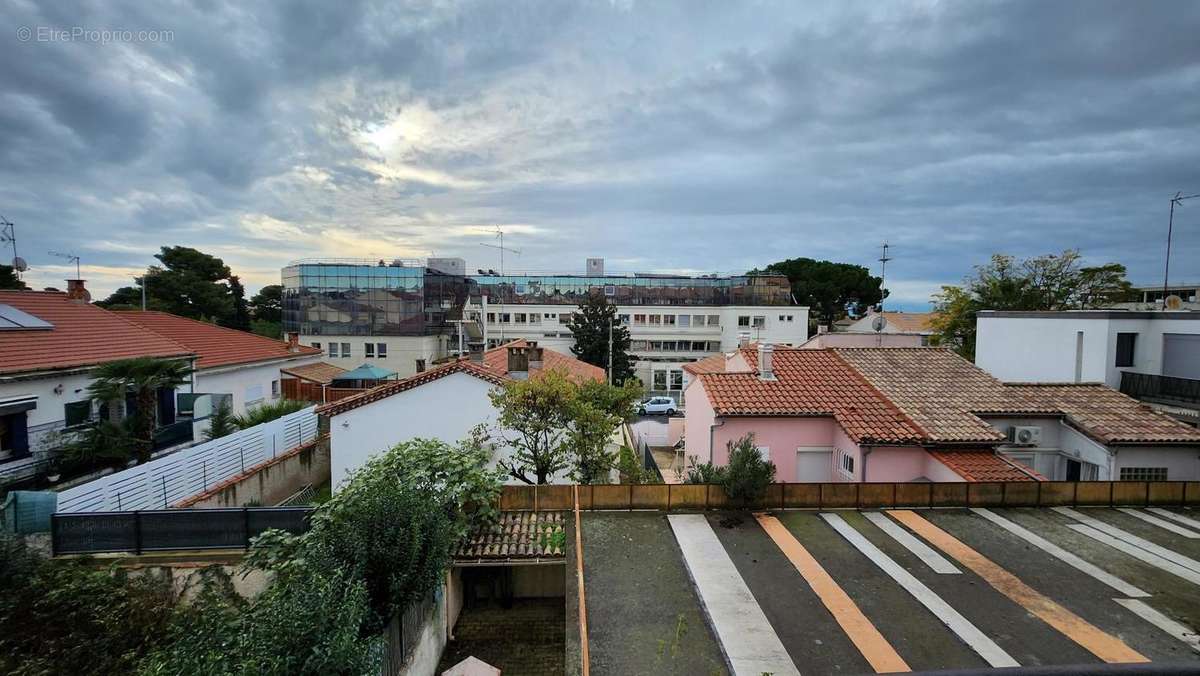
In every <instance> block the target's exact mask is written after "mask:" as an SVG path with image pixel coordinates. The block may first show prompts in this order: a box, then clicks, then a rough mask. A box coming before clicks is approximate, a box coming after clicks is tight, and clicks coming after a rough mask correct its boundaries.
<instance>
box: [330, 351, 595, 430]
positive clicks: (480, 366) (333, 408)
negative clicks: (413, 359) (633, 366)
mask: <svg viewBox="0 0 1200 676" xmlns="http://www.w3.org/2000/svg"><path fill="white" fill-rule="evenodd" d="M527 345H528V343H526V342H525V341H524V340H514V341H510V342H508V343H505V344H504V345H501V346H499V347H495V348H492V349H490V350H488V351H487V352H484V353H483V362H481V363H475V362H472V361H470V360H468V359H466V358H463V359H458V360H456V361H452V362H449V363H446V364H442V365H440V366H436V367H434V368H432V369H429V370H428V371H425V372H424V373H418V374H417V375H415V376H411V377H409V378H405V379H404V380H397V381H395V382H391V383H387V384H384V385H380V386H378V387H373V388H371V389H369V390H367V391H365V392H363V393H361V394H355V395H353V396H349V397H346V398H345V399H339V400H337V401H335V402H331V403H328V404H325V405H324V406H321V407H319V408H318V409H317V413H318V414H320V415H338V414H340V413H345V412H346V411H349V410H351V409H355V408H358V407H359V406H365V405H366V404H370V403H372V402H376V401H379V400H380V399H385V398H387V397H390V396H392V395H393V394H398V393H400V392H405V391H408V390H411V389H413V388H414V387H420V386H421V385H424V384H425V383H428V382H432V381H434V380H437V379H439V378H444V377H446V376H448V375H450V374H451V373H466V374H468V375H473V376H475V377H476V378H480V379H482V380H486V381H487V382H489V383H493V384H496V385H503V384H504V383H506V382H509V377H508V350H507V348H508V347H510V346H511V347H525V346H527ZM501 360H502V361H501ZM542 364H543V366H542V369H541V370H542V371H545V370H548V369H561V370H564V371H566V372H567V374H568V375H570V376H571V377H572V378H574V379H576V380H585V379H591V380H599V381H603V380H604V369H602V368H599V367H596V366H592V365H591V364H587V363H584V362H582V361H579V360H578V359H576V358H574V357H568V356H567V355H565V354H562V353H561V352H555V351H554V350H551V349H548V348H543V351H542ZM533 377H534V378H536V377H537V371H535V372H534V375H533Z"/></svg>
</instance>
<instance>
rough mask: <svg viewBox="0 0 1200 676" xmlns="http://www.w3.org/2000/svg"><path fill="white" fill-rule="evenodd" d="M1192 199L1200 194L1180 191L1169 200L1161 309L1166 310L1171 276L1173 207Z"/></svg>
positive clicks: (1173, 226)
mask: <svg viewBox="0 0 1200 676" xmlns="http://www.w3.org/2000/svg"><path fill="white" fill-rule="evenodd" d="M1193 197H1200V193H1196V194H1195V195H1184V194H1183V192H1182V191H1180V192H1177V193H1175V196H1174V197H1172V198H1171V215H1170V216H1169V217H1168V218H1167V260H1166V262H1164V263H1163V297H1162V309H1164V310H1166V309H1167V277H1168V276H1169V275H1170V274H1171V231H1172V230H1174V228H1175V205H1176V204H1178V205H1180V206H1183V201H1184V200H1190V199H1192V198H1193Z"/></svg>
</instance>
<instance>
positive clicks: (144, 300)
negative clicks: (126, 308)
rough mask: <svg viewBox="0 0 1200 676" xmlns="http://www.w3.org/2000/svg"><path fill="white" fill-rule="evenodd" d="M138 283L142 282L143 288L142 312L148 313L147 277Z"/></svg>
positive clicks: (144, 276)
mask: <svg viewBox="0 0 1200 676" xmlns="http://www.w3.org/2000/svg"><path fill="white" fill-rule="evenodd" d="M138 282H140V286H141V287H142V312H145V311H146V275H142V278H141V279H139V280H138Z"/></svg>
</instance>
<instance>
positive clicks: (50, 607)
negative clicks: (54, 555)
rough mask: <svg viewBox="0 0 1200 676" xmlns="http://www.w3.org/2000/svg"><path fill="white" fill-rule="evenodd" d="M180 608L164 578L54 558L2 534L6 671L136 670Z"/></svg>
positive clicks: (1, 658) (0, 615) (0, 628)
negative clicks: (49, 557) (131, 573)
mask: <svg viewBox="0 0 1200 676" xmlns="http://www.w3.org/2000/svg"><path fill="white" fill-rule="evenodd" d="M178 603H179V598H178V596H177V595H176V594H175V592H174V590H173V589H172V587H171V584H170V581H169V580H166V579H164V578H161V577H157V576H153V575H149V574H144V575H129V574H128V573H126V572H125V571H122V570H120V569H117V568H115V567H114V568H111V569H109V568H97V567H95V564H94V562H90V561H87V560H83V559H74V560H64V559H47V558H45V557H44V556H42V555H41V554H38V553H37V552H34V551H32V550H30V549H29V548H28V547H26V546H25V544H24V542H23V541H22V540H20V539H18V538H14V537H12V536H8V535H3V534H0V673H5V674H38V675H42V674H118V673H129V672H132V671H134V670H135V668H136V665H137V663H138V661H139V660H140V659H141V657H142V655H143V654H145V653H146V652H147V651H149V650H151V649H153V648H154V647H155V646H156V645H158V644H160V643H161V642H163V640H164V637H163V633H162V631H161V629H162V627H163V626H164V625H166V624H167V623H168V621H169V620H170V618H171V617H172V614H173V613H174V612H175V609H176V607H177V606H178Z"/></svg>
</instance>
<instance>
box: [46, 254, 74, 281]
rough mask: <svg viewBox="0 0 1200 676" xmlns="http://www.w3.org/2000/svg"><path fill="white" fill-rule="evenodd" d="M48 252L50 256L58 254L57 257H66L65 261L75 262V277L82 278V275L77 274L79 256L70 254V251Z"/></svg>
mask: <svg viewBox="0 0 1200 676" xmlns="http://www.w3.org/2000/svg"><path fill="white" fill-rule="evenodd" d="M48 253H49V254H50V255H51V256H58V257H59V258H65V259H67V261H69V262H72V263H74V264H75V279H83V275H81V274H79V256H76V255H75V254H70V253H63V252H61V251H50V252H48Z"/></svg>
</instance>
